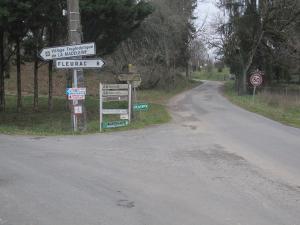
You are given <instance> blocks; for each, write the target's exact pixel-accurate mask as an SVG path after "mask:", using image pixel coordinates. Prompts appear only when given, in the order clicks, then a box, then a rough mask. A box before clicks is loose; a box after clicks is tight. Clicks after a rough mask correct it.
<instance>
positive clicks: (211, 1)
mask: <svg viewBox="0 0 300 225" xmlns="http://www.w3.org/2000/svg"><path fill="white" fill-rule="evenodd" d="M216 1H217V0H204V1H203V0H198V7H197V9H196V11H195V16H196V17H198V19H197V24H198V25H201V24H202V23H203V21H204V20H205V18H206V17H207V24H208V23H209V22H211V21H213V20H214V18H215V17H216V16H217V15H218V13H219V9H218V8H217V7H216V6H215V4H216Z"/></svg>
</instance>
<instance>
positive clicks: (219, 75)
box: [192, 67, 230, 81]
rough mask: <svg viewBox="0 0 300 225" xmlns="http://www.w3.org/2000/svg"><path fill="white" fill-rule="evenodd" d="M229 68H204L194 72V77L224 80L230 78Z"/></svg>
mask: <svg viewBox="0 0 300 225" xmlns="http://www.w3.org/2000/svg"><path fill="white" fill-rule="evenodd" d="M229 73H230V72H229V69H228V68H227V67H225V68H224V69H223V70H222V71H220V72H219V71H218V69H217V68H212V69H211V71H207V70H206V69H202V70H201V71H195V72H193V73H192V77H193V78H194V79H199V80H215V81H224V80H226V79H228V76H229Z"/></svg>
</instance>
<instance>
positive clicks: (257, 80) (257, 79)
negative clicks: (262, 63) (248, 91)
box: [250, 70, 263, 101]
mask: <svg viewBox="0 0 300 225" xmlns="http://www.w3.org/2000/svg"><path fill="white" fill-rule="evenodd" d="M250 83H251V84H252V85H253V87H254V88H253V101H254V98H255V93H256V88H257V87H259V86H260V85H262V83H263V72H262V71H260V70H256V71H254V72H253V73H252V75H251V76H250Z"/></svg>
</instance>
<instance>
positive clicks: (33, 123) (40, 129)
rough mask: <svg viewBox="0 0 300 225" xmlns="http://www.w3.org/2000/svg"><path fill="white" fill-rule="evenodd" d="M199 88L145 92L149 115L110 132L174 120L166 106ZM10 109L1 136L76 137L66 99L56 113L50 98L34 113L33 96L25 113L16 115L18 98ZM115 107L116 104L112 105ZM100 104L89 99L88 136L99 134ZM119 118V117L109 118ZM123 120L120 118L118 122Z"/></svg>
mask: <svg viewBox="0 0 300 225" xmlns="http://www.w3.org/2000/svg"><path fill="white" fill-rule="evenodd" d="M197 85H199V83H197V82H187V83H185V82H184V83H182V84H181V85H178V86H177V88H175V89H173V90H171V91H165V90H145V91H140V92H139V93H138V96H139V99H138V101H139V102H147V103H150V109H149V111H147V112H141V113H138V114H137V119H135V120H134V121H133V122H132V123H131V124H130V125H129V126H128V127H125V128H118V129H113V130H112V129H109V130H105V132H107V131H115V130H128V129H136V128H143V127H146V126H150V125H155V124H162V123H166V122H168V121H170V119H171V117H170V115H169V113H168V112H167V109H166V108H165V106H164V104H165V103H166V102H167V101H168V100H169V99H170V98H171V97H172V96H174V95H176V94H178V93H180V92H182V91H184V90H187V89H190V88H193V87H195V86H197ZM6 102H7V109H6V112H5V113H0V133H5V134H26V135H65V134H74V133H73V132H72V131H71V118H70V112H69V111H68V110H66V100H65V98H63V97H56V98H54V109H53V112H51V113H50V112H48V111H47V98H46V97H40V98H39V111H38V112H33V110H32V102H33V98H32V96H26V97H23V110H22V113H17V112H16V107H15V105H16V97H15V96H7V97H6ZM109 104H113V105H109ZM109 104H108V105H106V106H105V107H106V108H110V107H113V108H118V107H121V106H122V104H126V103H124V102H123V103H122V102H121V103H118V104H119V105H115V103H109ZM98 107H99V102H98V99H97V98H95V97H87V99H86V108H87V112H88V113H87V120H88V123H87V125H88V130H87V131H86V132H85V133H86V134H87V133H96V132H98V131H99V115H98V111H99V109H98ZM106 119H116V120H117V118H106ZM118 120H119V119H118Z"/></svg>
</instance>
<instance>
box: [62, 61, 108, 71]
mask: <svg viewBox="0 0 300 225" xmlns="http://www.w3.org/2000/svg"><path fill="white" fill-rule="evenodd" d="M103 65H104V62H103V61H102V59H78V60H77V59H63V60H56V68H57V69H70V68H84V69H88V68H90V69H92V68H101V67H102V66H103Z"/></svg>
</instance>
